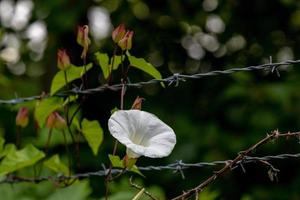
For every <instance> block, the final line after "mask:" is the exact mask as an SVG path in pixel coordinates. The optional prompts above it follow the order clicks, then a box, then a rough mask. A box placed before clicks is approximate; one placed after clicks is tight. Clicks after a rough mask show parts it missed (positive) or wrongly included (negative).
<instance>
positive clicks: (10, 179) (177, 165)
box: [0, 153, 300, 184]
mask: <svg viewBox="0 0 300 200" xmlns="http://www.w3.org/2000/svg"><path fill="white" fill-rule="evenodd" d="M292 158H300V153H296V154H279V155H274V156H263V157H252V156H245V158H244V159H243V160H241V161H240V162H238V163H236V165H235V166H234V167H232V169H231V170H234V169H237V168H239V167H242V169H243V165H244V164H249V163H255V162H257V161H273V160H285V159H292ZM230 162H232V160H220V161H212V162H198V163H184V162H183V161H182V160H178V161H176V162H174V163H171V164H168V165H161V166H153V165H149V166H143V167H138V169H139V170H140V171H141V172H145V171H162V170H170V171H173V173H180V174H181V176H182V178H183V179H184V178H185V176H184V172H183V170H187V169H190V168H204V167H211V166H218V165H226V164H228V163H230ZM102 168H103V169H101V170H98V171H95V172H87V173H79V174H74V175H71V176H65V175H61V174H58V175H55V176H41V177H34V178H31V177H18V176H14V175H8V176H7V177H5V178H4V179H2V180H1V181H0V184H3V183H20V182H32V183H39V182H43V181H54V182H62V181H65V180H71V179H83V178H90V177H94V176H97V177H104V176H106V175H107V173H108V169H107V168H106V167H105V166H104V165H102ZM122 171H123V170H122V169H112V170H111V174H119V173H121V172H122Z"/></svg>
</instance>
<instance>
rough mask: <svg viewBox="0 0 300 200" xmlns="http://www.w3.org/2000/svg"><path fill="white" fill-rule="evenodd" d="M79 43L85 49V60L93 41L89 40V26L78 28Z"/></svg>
mask: <svg viewBox="0 0 300 200" xmlns="http://www.w3.org/2000/svg"><path fill="white" fill-rule="evenodd" d="M77 43H78V44H79V45H80V46H82V47H83V51H82V54H81V58H83V59H85V58H86V54H87V51H88V49H89V45H90V43H91V40H90V39H89V27H88V25H84V26H78V28H77Z"/></svg>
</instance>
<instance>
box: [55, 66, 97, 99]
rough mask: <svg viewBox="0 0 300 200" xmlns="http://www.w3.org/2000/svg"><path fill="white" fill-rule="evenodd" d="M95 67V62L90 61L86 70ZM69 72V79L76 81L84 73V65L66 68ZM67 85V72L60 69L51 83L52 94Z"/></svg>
mask: <svg viewBox="0 0 300 200" xmlns="http://www.w3.org/2000/svg"><path fill="white" fill-rule="evenodd" d="M92 67H93V64H92V63H90V64H88V65H86V70H87V71H89V70H90V69H91V68H92ZM66 73H67V79H68V82H71V81H74V80H76V79H79V78H80V77H81V76H82V75H83V74H84V67H83V66H80V67H76V66H74V65H71V67H69V68H68V69H67V70H66ZM65 85H66V80H65V74H64V72H63V71H59V72H57V73H56V75H55V76H54V78H53V80H52V83H51V89H50V94H51V95H53V94H55V93H56V92H57V91H58V90H60V89H61V88H63V87H64V86H65Z"/></svg>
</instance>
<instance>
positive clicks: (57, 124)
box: [46, 112, 67, 129]
mask: <svg viewBox="0 0 300 200" xmlns="http://www.w3.org/2000/svg"><path fill="white" fill-rule="evenodd" d="M46 127H47V128H49V129H53V128H56V129H64V128H66V127H67V123H66V121H65V119H64V118H63V117H62V116H60V115H59V113H58V112H52V113H51V114H50V115H49V116H48V118H47V121H46Z"/></svg>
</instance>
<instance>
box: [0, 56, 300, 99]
mask: <svg viewBox="0 0 300 200" xmlns="http://www.w3.org/2000/svg"><path fill="white" fill-rule="evenodd" d="M294 64H300V60H286V61H282V62H277V63H272V61H271V59H270V62H269V63H266V64H262V65H256V66H248V67H240V68H231V69H226V70H215V71H210V72H206V73H197V74H193V75H185V74H179V73H176V74H173V75H172V76H169V77H166V78H164V79H151V80H149V81H142V82H136V83H130V82H129V81H127V83H124V84H115V85H107V84H106V85H102V86H99V87H96V88H89V89H85V90H82V89H80V88H78V87H75V88H73V89H71V90H66V91H63V92H60V93H58V94H55V95H54V96H61V97H66V96H70V95H87V94H95V93H99V92H104V91H107V90H112V91H118V90H121V89H122V87H123V86H125V87H126V88H141V87H143V86H146V85H152V84H157V83H165V84H166V85H167V86H170V85H175V86H178V85H179V83H180V82H184V81H186V80H188V79H201V78H204V77H210V76H218V75H228V74H233V73H237V72H249V71H257V70H267V71H270V72H271V73H276V74H277V76H280V73H279V69H278V68H279V67H283V66H286V67H291V66H292V65H294ZM48 97H51V96H47V95H45V94H42V95H36V96H30V97H21V98H14V99H9V100H1V99H0V104H19V103H23V102H27V101H33V100H38V99H42V98H48Z"/></svg>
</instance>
